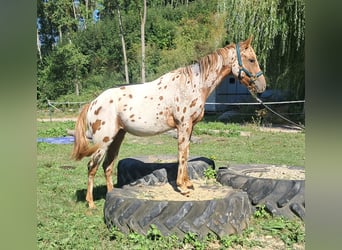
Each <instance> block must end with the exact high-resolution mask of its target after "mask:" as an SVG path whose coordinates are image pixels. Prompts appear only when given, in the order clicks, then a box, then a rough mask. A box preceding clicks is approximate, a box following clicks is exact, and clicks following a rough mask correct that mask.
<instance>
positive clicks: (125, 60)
mask: <svg viewBox="0 0 342 250" xmlns="http://www.w3.org/2000/svg"><path fill="white" fill-rule="evenodd" d="M118 16H119V27H120V36H121V43H122V53H123V57H124V64H125V76H126V83H127V84H129V76H128V63H127V55H126V43H125V37H124V34H123V28H122V19H121V14H120V9H119V6H118Z"/></svg>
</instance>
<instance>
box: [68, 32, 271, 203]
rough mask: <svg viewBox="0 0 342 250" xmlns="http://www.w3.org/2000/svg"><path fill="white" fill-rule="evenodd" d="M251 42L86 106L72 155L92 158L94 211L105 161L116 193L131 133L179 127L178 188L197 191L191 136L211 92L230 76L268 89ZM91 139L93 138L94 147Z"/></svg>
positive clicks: (105, 95)
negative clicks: (121, 155) (116, 173)
mask: <svg viewBox="0 0 342 250" xmlns="http://www.w3.org/2000/svg"><path fill="white" fill-rule="evenodd" d="M250 43H251V38H249V39H248V40H246V41H244V42H241V43H239V45H237V46H239V48H237V46H235V45H234V44H230V45H227V46H226V47H224V48H221V49H218V50H217V51H215V52H214V53H212V54H210V55H207V56H205V57H203V58H202V59H200V60H199V62H198V63H195V64H193V65H189V66H186V67H183V68H179V69H177V70H174V71H171V72H169V73H166V74H165V75H163V76H161V77H160V78H158V79H156V80H154V81H152V82H148V83H144V84H136V85H127V86H123V87H117V88H111V89H108V90H106V91H104V92H103V93H102V94H100V95H99V96H98V97H97V98H96V99H95V100H93V101H92V102H91V103H89V104H87V105H85V106H84V108H83V110H82V111H81V113H80V115H79V117H78V120H77V122H76V127H75V143H74V149H73V154H72V156H73V158H74V159H76V160H80V159H82V158H83V157H85V156H90V161H89V163H88V188H87V195H86V200H87V201H88V204H89V207H95V205H94V201H93V194H92V192H93V185H94V176H95V174H96V171H97V169H98V167H99V164H100V162H101V161H102V160H103V159H104V161H103V164H102V166H103V169H104V172H105V176H106V182H107V191H111V190H112V188H113V183H112V176H111V175H112V168H113V164H114V160H115V158H116V157H117V155H118V152H119V148H120V145H121V143H122V140H123V139H124V135H125V133H126V132H128V133H131V134H133V135H136V136H152V135H156V134H159V133H163V132H165V131H168V130H171V129H175V128H176V129H177V133H178V162H179V166H178V174H177V187H178V189H179V191H180V192H181V193H182V194H186V195H188V194H189V188H193V185H192V183H191V181H190V180H189V177H188V171H187V160H188V156H189V142H190V137H191V133H192V130H193V127H194V125H195V124H196V123H197V122H198V121H200V120H201V119H202V118H203V115H204V105H205V102H206V99H207V98H208V96H209V95H210V93H211V92H212V91H213V90H214V89H215V88H216V87H217V86H218V85H219V84H220V82H221V81H222V79H223V78H224V77H226V76H227V75H229V74H233V75H234V76H235V77H236V78H239V79H240V82H242V83H243V84H244V85H246V86H247V88H248V89H250V90H251V91H253V92H263V91H264V90H265V87H266V82H265V78H264V76H263V75H257V74H258V73H257V72H261V71H260V68H259V65H258V62H257V59H256V55H255V53H254V50H253V48H252V47H251V46H250ZM238 57H240V58H241V59H240V60H241V61H242V65H241V63H239V60H238ZM246 72H247V73H246ZM256 75H257V77H255V76H256ZM87 137H88V138H89V137H91V138H92V139H93V143H94V145H93V146H90V145H89V143H88V139H87Z"/></svg>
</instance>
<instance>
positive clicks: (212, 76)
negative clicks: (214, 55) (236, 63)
mask: <svg viewBox="0 0 342 250" xmlns="http://www.w3.org/2000/svg"><path fill="white" fill-rule="evenodd" d="M230 73H231V67H230V66H223V67H222V68H221V69H220V70H217V71H211V72H209V74H208V75H207V76H206V77H203V78H202V79H201V84H200V85H201V87H202V91H203V93H204V96H205V99H207V98H208V97H209V95H210V94H211V93H212V92H213V91H214V89H215V88H216V87H217V86H218V85H220V83H221V82H222V80H223V79H224V78H225V77H226V76H227V75H229V74H230Z"/></svg>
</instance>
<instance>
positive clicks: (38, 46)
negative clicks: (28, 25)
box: [37, 29, 42, 61]
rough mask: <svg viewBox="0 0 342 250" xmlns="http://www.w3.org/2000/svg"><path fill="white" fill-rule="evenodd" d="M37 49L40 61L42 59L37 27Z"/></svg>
mask: <svg viewBox="0 0 342 250" xmlns="http://www.w3.org/2000/svg"><path fill="white" fill-rule="evenodd" d="M37 49H38V54H39V59H40V61H42V52H41V50H40V40H39V34H38V29H37Z"/></svg>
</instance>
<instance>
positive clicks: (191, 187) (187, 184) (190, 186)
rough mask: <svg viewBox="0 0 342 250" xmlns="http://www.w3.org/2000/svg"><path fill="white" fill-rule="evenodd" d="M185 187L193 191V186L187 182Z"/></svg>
mask: <svg viewBox="0 0 342 250" xmlns="http://www.w3.org/2000/svg"><path fill="white" fill-rule="evenodd" d="M186 187H187V188H189V189H192V190H194V189H195V188H194V185H193V184H192V183H191V182H190V181H189V182H188V183H186Z"/></svg>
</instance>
